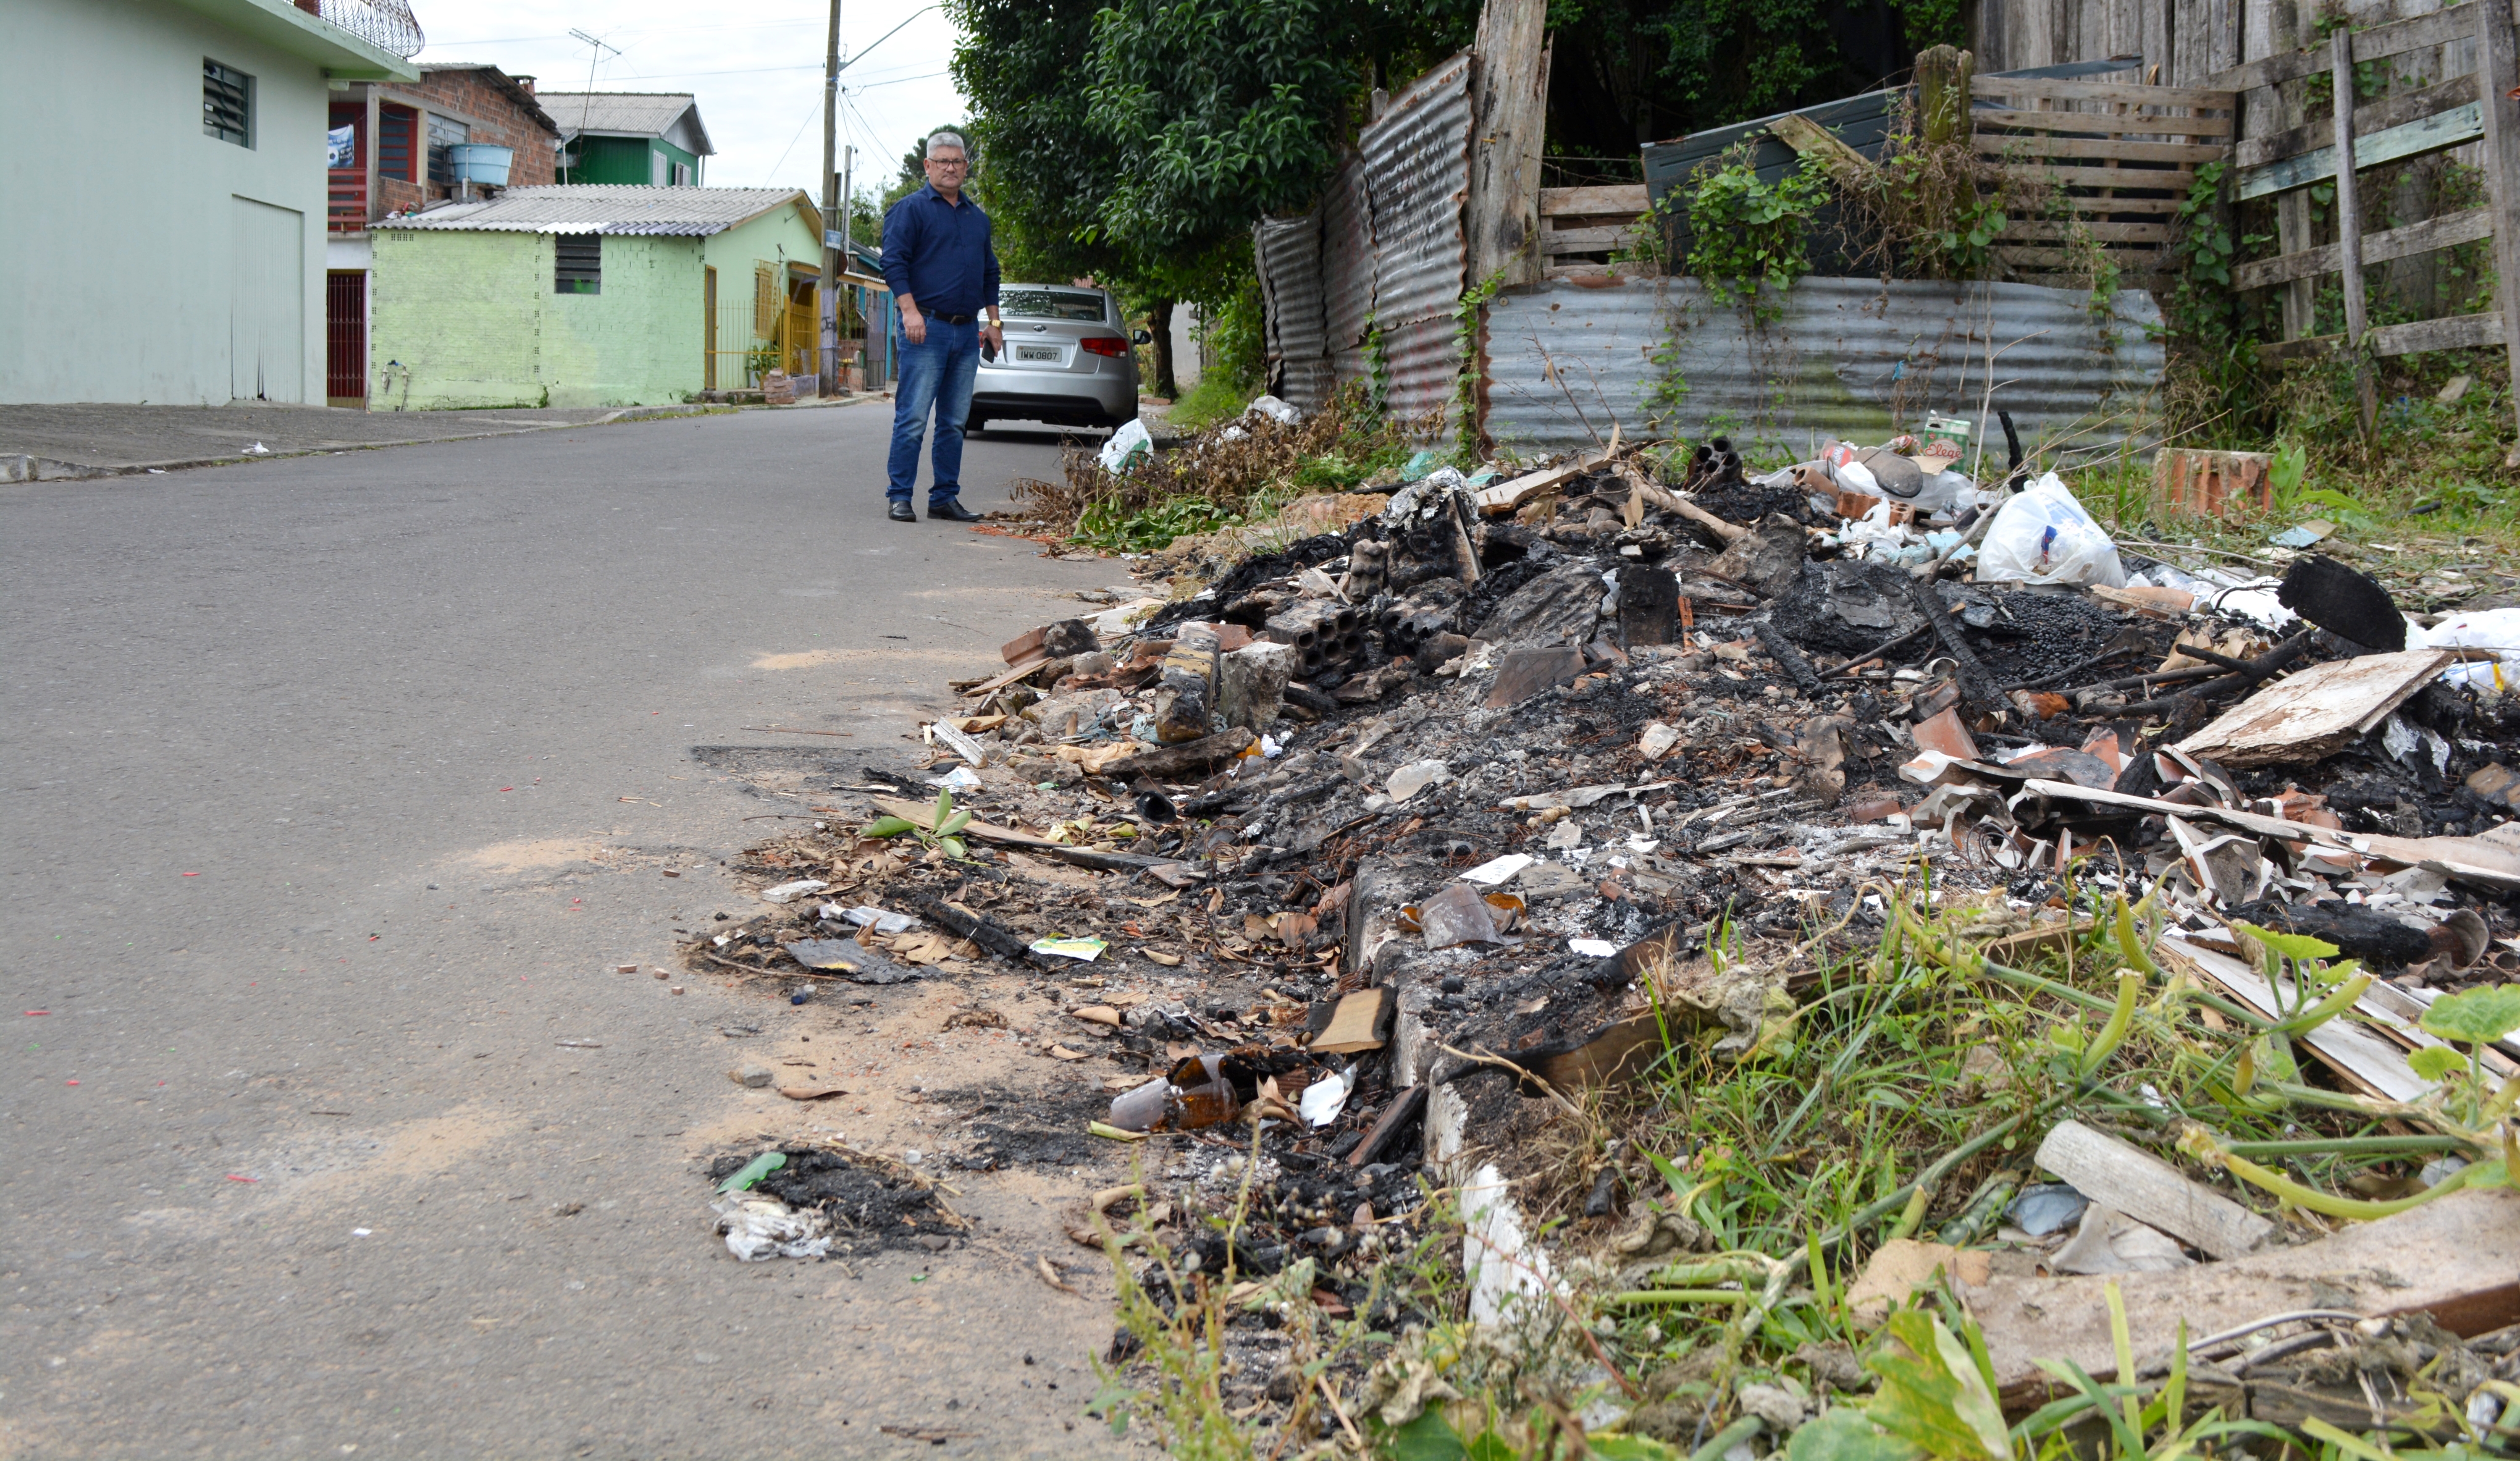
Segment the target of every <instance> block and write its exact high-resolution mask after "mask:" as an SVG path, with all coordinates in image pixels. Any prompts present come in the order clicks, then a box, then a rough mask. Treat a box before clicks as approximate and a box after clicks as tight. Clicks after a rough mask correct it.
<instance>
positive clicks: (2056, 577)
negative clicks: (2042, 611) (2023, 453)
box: [1977, 471, 2126, 589]
mask: <svg viewBox="0 0 2520 1461" xmlns="http://www.w3.org/2000/svg"><path fill="white" fill-rule="evenodd" d="M1977 578H1978V582H1980V583H2008V582H2013V581H2016V580H2017V581H2019V582H2022V583H2031V584H2078V585H2082V586H2084V587H2089V586H2091V585H2093V584H2098V585H2101V586H2103V587H2106V588H2111V589H2123V588H2125V587H2126V566H2125V565H2124V564H2122V563H2120V562H2119V561H2118V547H2117V545H2116V544H2115V543H2113V542H2111V541H2110V540H2109V535H2108V534H2107V533H2105V532H2103V531H2101V529H2100V525H2099V524H2098V523H2097V522H2094V521H2093V519H2092V514H2091V513H2089V512H2086V511H2084V510H2083V505H2082V504H2081V503H2078V502H2076V501H2075V500H2074V494H2072V493H2071V492H2068V491H2066V490H2065V484H2064V483H2063V482H2061V481H2059V480H2057V477H2056V474H2055V473H2054V472H2052V471H2051V472H2049V473H2048V474H2047V475H2045V476H2043V477H2041V478H2040V479H2039V480H2038V481H2036V482H2033V483H2031V484H2030V487H2029V489H2028V490H2027V491H2025V492H2023V493H2022V494H2021V495H2020V496H2018V497H2016V498H2014V499H2013V500H2012V501H2010V502H2008V503H2005V504H2004V505H2003V507H2001V508H1998V509H1996V512H1995V521H1994V522H1992V523H1990V524H1989V525H1988V526H1987V530H1986V542H1985V544H1984V545H1983V546H1982V547H1981V548H1980V549H1979V550H1978V568H1977Z"/></svg>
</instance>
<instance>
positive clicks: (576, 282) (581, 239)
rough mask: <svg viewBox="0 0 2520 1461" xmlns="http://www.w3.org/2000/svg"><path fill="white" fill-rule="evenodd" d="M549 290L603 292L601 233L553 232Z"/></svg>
mask: <svg viewBox="0 0 2520 1461" xmlns="http://www.w3.org/2000/svg"><path fill="white" fill-rule="evenodd" d="M552 292H553V293H555V294H601V293H603V292H604V236H603V235H602V234H554V235H553V236H552Z"/></svg>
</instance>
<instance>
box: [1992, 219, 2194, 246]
mask: <svg viewBox="0 0 2520 1461" xmlns="http://www.w3.org/2000/svg"><path fill="white" fill-rule="evenodd" d="M2078 233H2088V234H2089V235H2090V236H2091V237H2092V238H2093V239H2094V240H2096V241H2098V242H2099V243H2138V244H2142V243H2168V242H2169V241H2170V225H2169V224H2167V223H2067V222H2065V221H2064V220H2063V219H2059V218H2024V219H2021V220H2019V221H2018V222H2014V223H2007V224H2005V225H2004V226H2003V235H2002V236H2001V237H2000V238H1999V239H1997V241H1996V242H1998V243H2022V242H2027V241H2032V240H2046V239H2071V238H2073V237H2075V236H2076V235H2077V234H2078Z"/></svg>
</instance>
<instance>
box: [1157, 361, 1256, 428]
mask: <svg viewBox="0 0 2520 1461" xmlns="http://www.w3.org/2000/svg"><path fill="white" fill-rule="evenodd" d="M1259 394H1260V392H1259V391H1257V390H1251V389H1246V388H1245V387H1244V386H1243V385H1242V384H1241V383H1239V382H1237V381H1234V380H1230V379H1228V378H1226V377H1225V376H1223V375H1221V374H1219V375H1213V376H1200V377H1199V381H1198V384H1196V385H1193V386H1192V387H1191V388H1190V389H1189V390H1187V391H1184V392H1183V393H1182V397H1181V399H1180V400H1178V401H1175V402H1173V409H1172V411H1171V412H1170V413H1169V415H1168V418H1167V419H1168V420H1169V421H1171V422H1172V425H1173V429H1174V430H1176V431H1204V430H1206V429H1207V428H1208V427H1210V426H1213V425H1215V424H1216V423H1218V422H1219V421H1232V420H1234V419H1235V418H1236V417H1238V416H1240V415H1241V414H1242V413H1243V411H1244V410H1245V409H1247V408H1248V407H1249V406H1250V405H1251V402H1252V400H1253V399H1254V398H1255V397H1257V396H1258V395H1259Z"/></svg>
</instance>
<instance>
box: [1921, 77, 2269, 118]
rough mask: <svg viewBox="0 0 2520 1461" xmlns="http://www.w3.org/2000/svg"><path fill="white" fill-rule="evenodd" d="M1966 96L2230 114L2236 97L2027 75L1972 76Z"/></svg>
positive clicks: (2188, 88) (2190, 89)
mask: <svg viewBox="0 0 2520 1461" xmlns="http://www.w3.org/2000/svg"><path fill="white" fill-rule="evenodd" d="M1969 94H1970V95H1971V96H1980V97H1992V98H1997V99H2002V98H2005V97H2019V98H2022V99H2024V100H2027V101H2049V102H2108V103H2112V104H2119V105H2124V106H2128V107H2195V108H2204V109H2208V110H2211V111H2233V110H2235V109H2236V107H2237V105H2238V104H2237V98H2236V97H2235V95H2234V94H2233V93H2232V92H2231V91H2229V90H2228V89H2223V88H2208V87H2196V86H2128V85H2125V84H2122V83H2119V82H2113V81H2049V80H2045V79H2039V78H2034V77H2026V76H1973V77H1971V78H1970V80H1969Z"/></svg>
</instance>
